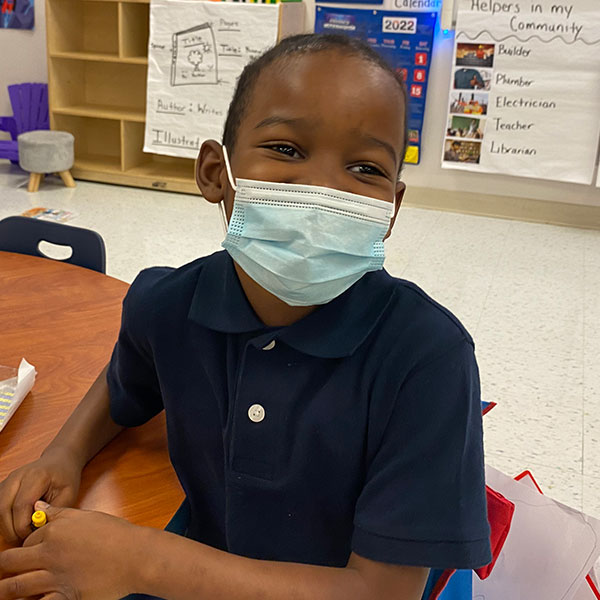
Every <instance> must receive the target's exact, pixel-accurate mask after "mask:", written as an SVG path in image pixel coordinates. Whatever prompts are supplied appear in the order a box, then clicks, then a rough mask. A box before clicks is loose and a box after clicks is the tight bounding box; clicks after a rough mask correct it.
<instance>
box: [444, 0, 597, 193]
mask: <svg viewBox="0 0 600 600" xmlns="http://www.w3.org/2000/svg"><path fill="white" fill-rule="evenodd" d="M458 11H459V12H458V22H457V26H456V44H455V49H454V57H453V67H452V75H451V82H450V97H449V102H448V121H447V128H446V132H445V136H444V143H443V150H442V166H443V167H445V168H453V169H465V170H471V171H479V172H485V173H501V174H507V175H518V176H523V177H534V178H542V179H553V180H557V181H567V182H572V183H582V184H591V183H592V178H593V173H594V162H595V158H596V149H597V147H598V137H599V136H600V115H599V114H598V108H597V107H598V105H599V104H600V0H459V5H458Z"/></svg>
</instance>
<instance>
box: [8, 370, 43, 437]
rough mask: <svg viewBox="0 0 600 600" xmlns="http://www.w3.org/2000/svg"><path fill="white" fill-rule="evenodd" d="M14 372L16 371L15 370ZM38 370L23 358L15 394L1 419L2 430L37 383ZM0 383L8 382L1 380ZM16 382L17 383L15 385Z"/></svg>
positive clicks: (18, 372) (14, 386)
mask: <svg viewBox="0 0 600 600" xmlns="http://www.w3.org/2000/svg"><path fill="white" fill-rule="evenodd" d="M13 372H14V371H13ZM36 375H37V372H36V370H35V367H34V366H33V365H30V364H29V363H28V362H27V361H26V360H25V359H24V358H23V359H22V360H21V363H20V364H19V369H18V371H17V377H16V379H17V380H16V382H14V383H13V384H12V386H13V388H14V395H13V397H12V399H11V400H10V405H9V407H8V412H7V413H6V414H5V415H4V416H3V419H2V420H0V431H2V430H3V429H4V427H5V426H6V424H7V423H8V422H9V421H10V418H11V417H12V416H13V415H14V414H15V411H16V410H17V408H19V406H21V402H23V399H24V398H25V396H27V394H29V392H30V391H31V388H32V387H33V384H34V383H35V376H36ZM0 383H7V382H6V381H5V382H0ZM15 383H16V385H15Z"/></svg>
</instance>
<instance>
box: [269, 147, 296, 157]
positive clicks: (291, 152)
mask: <svg viewBox="0 0 600 600" xmlns="http://www.w3.org/2000/svg"><path fill="white" fill-rule="evenodd" d="M266 148H269V150H274V151H275V152H279V154H285V155H286V156H289V157H290V158H300V153H299V152H298V150H296V148H294V147H293V146H289V145H288V144H272V145H270V146H266Z"/></svg>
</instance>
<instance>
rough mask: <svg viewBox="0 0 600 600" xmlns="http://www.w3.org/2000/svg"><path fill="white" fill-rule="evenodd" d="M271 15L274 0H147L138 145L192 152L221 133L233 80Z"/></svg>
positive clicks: (273, 36) (270, 34)
mask: <svg viewBox="0 0 600 600" xmlns="http://www.w3.org/2000/svg"><path fill="white" fill-rule="evenodd" d="M278 21H279V6H278V5H276V4H271V5H267V4H266V5H256V4H230V3H227V2H223V3H215V2H210V1H209V2H202V1H198V0H152V3H151V8H150V40H149V45H148V87H147V102H146V131H145V139H144V151H145V152H154V153H156V154H166V155H169V156H181V157H187V158H196V157H197V155H198V150H199V149H200V145H201V144H202V142H203V141H204V140H207V139H210V138H215V139H218V140H220V139H221V135H222V131H223V125H224V122H225V117H226V114H227V108H228V107H229V102H230V101H231V98H232V96H233V91H234V88H235V83H236V80H237V78H238V76H239V75H240V73H241V72H242V70H243V68H244V66H245V65H246V64H247V63H248V62H249V61H250V60H252V59H253V58H255V57H256V56H259V55H260V54H262V53H263V52H264V51H265V50H266V49H267V48H269V47H270V46H272V45H273V44H275V43H276V41H277V31H278Z"/></svg>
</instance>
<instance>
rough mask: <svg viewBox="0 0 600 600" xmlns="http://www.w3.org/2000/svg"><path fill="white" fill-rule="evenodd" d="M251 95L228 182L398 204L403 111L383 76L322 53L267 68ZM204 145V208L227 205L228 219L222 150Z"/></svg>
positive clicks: (229, 193) (357, 61)
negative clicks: (328, 191) (315, 188)
mask: <svg viewBox="0 0 600 600" xmlns="http://www.w3.org/2000/svg"><path fill="white" fill-rule="evenodd" d="M251 94H252V96H251V99H250V102H249V105H248V106H247V108H246V110H245V113H244V115H243V119H242V123H241V124H240V127H239V129H238V132H237V137H236V143H235V148H234V149H233V152H230V160H231V168H232V172H233V176H234V178H238V177H239V178H243V179H255V180H263V181H274V182H280V183H299V184H309V185H319V186H324V187H329V188H334V189H338V190H343V191H347V192H352V193H355V194H361V195H364V196H370V197H372V198H378V199H380V200H385V201H387V202H394V200H397V205H399V203H400V201H401V198H402V194H403V192H404V185H403V184H402V183H398V182H397V180H396V179H397V174H398V168H399V165H400V159H401V156H402V155H403V153H404V148H403V141H404V118H403V113H404V110H405V107H404V106H403V97H402V93H401V91H400V89H399V87H398V84H397V83H396V81H395V80H394V79H393V78H392V76H391V75H390V74H389V73H387V72H385V71H384V70H383V69H381V68H380V67H378V66H377V65H374V64H371V63H369V62H367V61H365V60H364V59H361V58H359V57H356V56H347V55H344V54H341V53H338V52H336V51H324V52H318V53H314V54H306V55H303V56H299V57H294V58H292V59H283V60H280V61H277V62H275V63H274V64H272V65H269V66H268V67H266V68H265V69H264V71H263V72H262V73H261V74H260V76H259V77H258V80H257V81H256V83H255V86H254V89H253V90H252V91H251ZM206 144H207V145H208V147H206V148H205V147H203V149H202V150H201V152H200V156H199V160H198V173H197V179H198V184H199V186H200V189H201V191H202V192H203V194H204V196H205V197H206V198H207V199H208V200H209V201H211V202H219V201H220V200H222V199H225V209H226V212H227V215H228V217H229V216H230V215H231V210H232V206H233V196H234V192H233V189H232V188H231V186H230V185H229V183H228V181H227V175H226V172H225V168H224V165H221V168H220V169H218V168H217V165H216V162H215V161H217V159H219V158H220V157H218V156H215V154H218V153H219V151H220V148H218V145H215V144H216V143H215V142H212V143H208V142H207V143H206ZM228 150H230V149H229V148H228ZM216 177H218V182H217V181H215V178H216Z"/></svg>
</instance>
